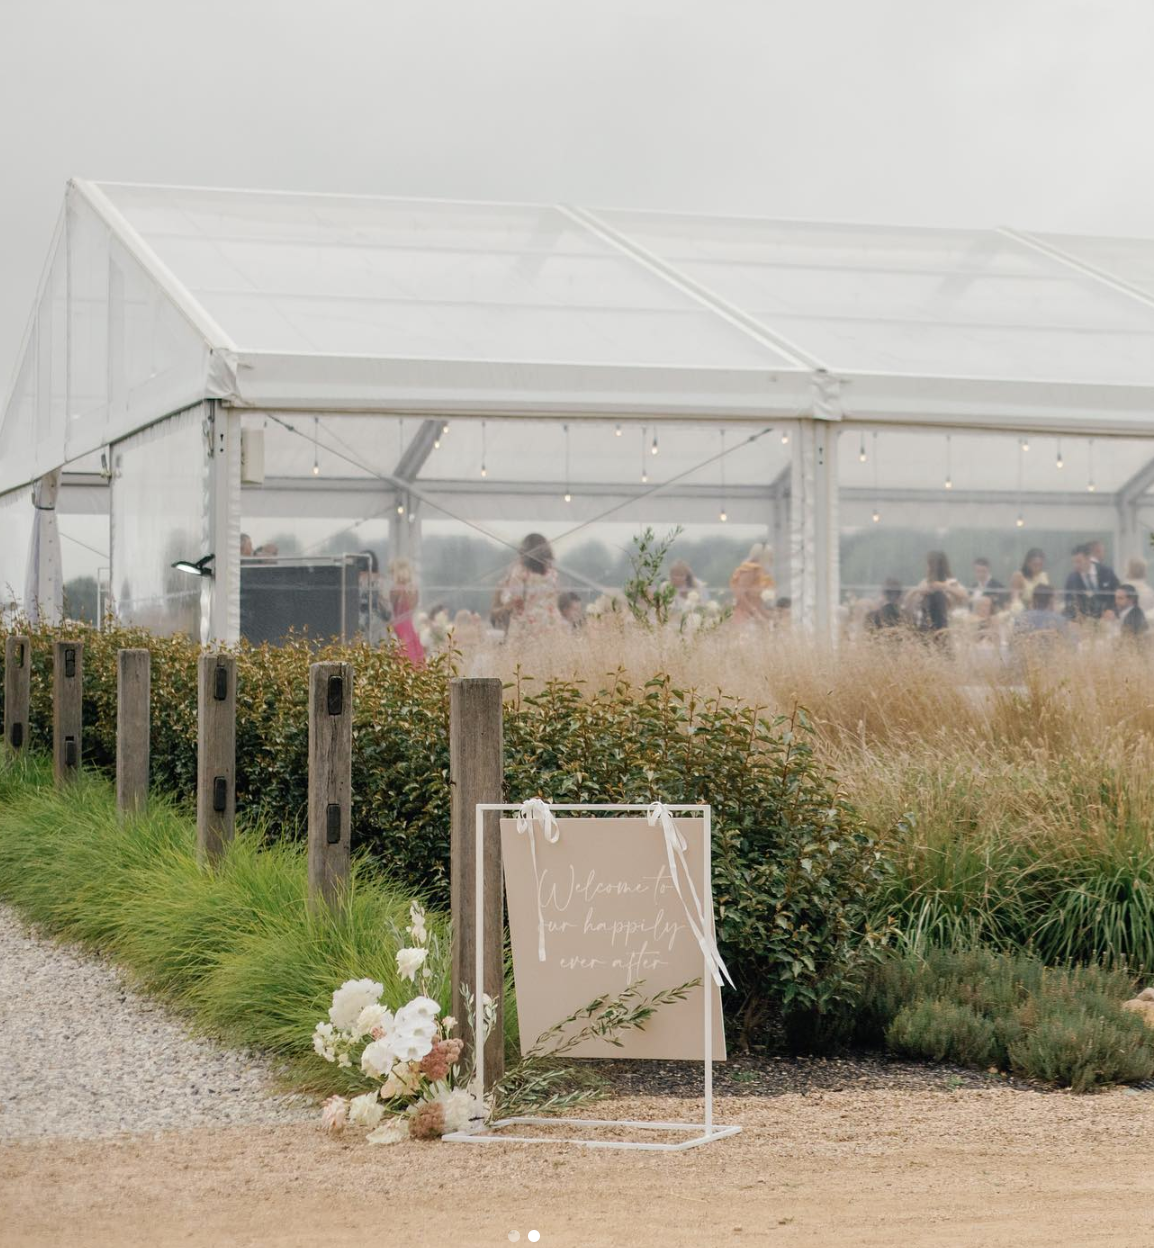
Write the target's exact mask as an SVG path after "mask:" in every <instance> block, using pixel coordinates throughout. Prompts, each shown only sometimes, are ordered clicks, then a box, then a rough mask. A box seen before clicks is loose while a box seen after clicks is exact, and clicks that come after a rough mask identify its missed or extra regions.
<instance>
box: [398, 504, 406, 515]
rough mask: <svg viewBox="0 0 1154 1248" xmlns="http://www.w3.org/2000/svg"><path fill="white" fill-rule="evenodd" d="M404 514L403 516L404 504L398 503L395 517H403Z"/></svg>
mask: <svg viewBox="0 0 1154 1248" xmlns="http://www.w3.org/2000/svg"><path fill="white" fill-rule="evenodd" d="M404 514H405V504H404V503H398V504H397V515H398V516H403V515H404Z"/></svg>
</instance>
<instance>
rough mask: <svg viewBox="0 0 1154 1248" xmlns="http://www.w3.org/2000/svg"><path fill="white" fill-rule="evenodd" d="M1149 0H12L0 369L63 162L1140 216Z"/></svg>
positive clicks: (754, 202) (1150, 95)
mask: <svg viewBox="0 0 1154 1248" xmlns="http://www.w3.org/2000/svg"><path fill="white" fill-rule="evenodd" d="M1152 51H1154V2H1152V0H567V2H565V3H561V2H559V0H406V2H405V3H397V2H395V0H99V2H96V0H0V168H2V169H3V174H4V181H3V194H2V195H0V276H2V282H0V390H2V391H5V392H6V389H7V379H8V378H9V376H10V374H11V371H12V368H13V365H14V361H15V356H16V352H17V348H18V345H19V341H20V337H21V335H22V333H23V329H24V324H25V321H26V318H27V315H28V311H29V308H30V307H31V301H32V298H33V295H34V291H35V287H36V282H37V278H38V274H39V270H40V265H41V263H42V261H43V258H44V254H45V252H46V250H47V247H48V243H49V240H50V235H51V231H52V227H53V223H54V221H55V218H56V214H57V211H58V209H59V205H60V201H61V197H62V194H63V189H64V182H65V180H66V179H67V178H68V177H70V176H72V175H79V176H83V177H89V178H96V179H108V180H125V181H139V182H170V183H188V184H203V185H218V186H252V187H266V188H286V189H314V190H330V191H354V192H377V191H379V192H385V193H389V194H402V195H408V194H413V195H440V196H461V197H476V198H494V199H527V200H537V201H556V200H561V201H568V202H576V203H586V204H590V205H593V206H613V205H627V206H652V207H662V208H686V209H705V210H709V211H718V212H735V213H755V214H764V215H769V216H785V217H802V218H822V219H827V220H830V219H833V220H836V219H849V220H854V219H856V220H862V221H880V222H885V221H895V222H910V223H919V224H958V225H980V226H993V225H1000V224H1013V225H1018V226H1023V227H1028V228H1030V227H1032V228H1048V229H1069V230H1078V231H1086V232H1104V233H1130V234H1138V235H1146V236H1151V235H1154V161H1152V160H1151V159H1150V152H1151V146H1152V139H1151V129H1152V125H1151V122H1152V118H1154V74H1152V73H1151V70H1150V58H1151V53H1152Z"/></svg>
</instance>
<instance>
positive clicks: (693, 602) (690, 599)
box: [685, 589, 701, 608]
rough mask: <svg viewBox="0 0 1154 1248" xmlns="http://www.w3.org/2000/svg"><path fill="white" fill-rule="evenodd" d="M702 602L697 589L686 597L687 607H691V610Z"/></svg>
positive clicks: (692, 590)
mask: <svg viewBox="0 0 1154 1248" xmlns="http://www.w3.org/2000/svg"><path fill="white" fill-rule="evenodd" d="M700 601H701V595H700V594H699V593H698V592H697V590H696V589H691V590H690V591H689V593H687V594H686V595H685V605H686V606H687V607H691V608H692V607H696V606H697V604H698V603H699V602H700Z"/></svg>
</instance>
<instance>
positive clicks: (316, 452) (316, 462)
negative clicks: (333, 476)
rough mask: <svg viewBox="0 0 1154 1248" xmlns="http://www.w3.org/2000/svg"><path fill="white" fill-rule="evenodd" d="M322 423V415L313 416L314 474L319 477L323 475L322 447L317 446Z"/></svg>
mask: <svg viewBox="0 0 1154 1248" xmlns="http://www.w3.org/2000/svg"><path fill="white" fill-rule="evenodd" d="M320 424H321V422H320V417H319V416H314V417H313V476H314V477H319V476H320V475H321V463H320V449H319V447H318V446H317V434H318V431H319V429H320Z"/></svg>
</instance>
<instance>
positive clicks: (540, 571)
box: [497, 533, 564, 642]
mask: <svg viewBox="0 0 1154 1248" xmlns="http://www.w3.org/2000/svg"><path fill="white" fill-rule="evenodd" d="M519 551H520V554H519V557H518V559H517V562H516V563H515V564H513V566H512V567H511V568H510V569H509V571H508V572H506V573H505V576H504V579H503V580H502V581H501V584H500V585H499V586H498V587H497V602H498V603H499V604H500V608H501V611H500V614H501V616H502V617H504V618H506V619H507V620H508V624H507V630H506V636H507V637H508V639H509V640H510V641H514V642H516V641H523V640H525V639H527V638H531V637H535V636H538V635H539V634H541V633H545V632H549V631H550V630H552V629H555V628H556V629H559V628H560V627H561V625H562V624H563V623H564V621H563V620H562V618H561V612H560V610H558V607H557V569H556V568H555V567H554V566H553V550H552V548H551V547H550V545H549V543H548V542H547V541H546V540H545V538H544V537H542V536H541V534H540V533H530V534H528V536H527V537H526V538H525V539H524V541H522V543H521V545H520V547H519ZM506 613H507V614H506Z"/></svg>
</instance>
